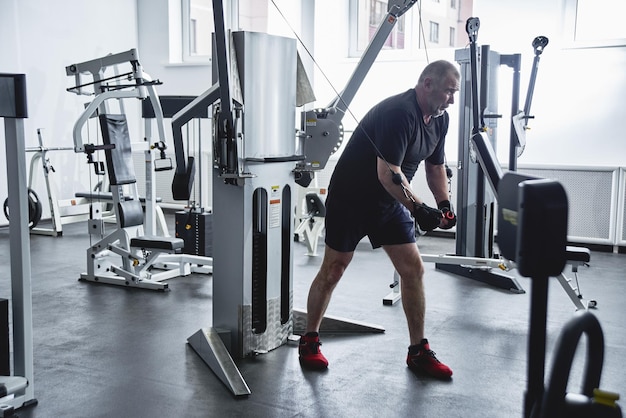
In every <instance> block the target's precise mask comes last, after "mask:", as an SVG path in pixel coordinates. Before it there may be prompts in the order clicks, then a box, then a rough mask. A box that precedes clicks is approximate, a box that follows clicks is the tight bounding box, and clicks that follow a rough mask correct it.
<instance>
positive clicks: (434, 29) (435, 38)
mask: <svg viewBox="0 0 626 418" xmlns="http://www.w3.org/2000/svg"><path fill="white" fill-rule="evenodd" d="M428 40H429V41H430V42H432V43H434V44H438V43H439V23H437V22H432V21H431V22H430V36H429V38H428Z"/></svg>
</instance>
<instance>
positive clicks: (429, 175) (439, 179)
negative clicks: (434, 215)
mask: <svg viewBox="0 0 626 418" xmlns="http://www.w3.org/2000/svg"><path fill="white" fill-rule="evenodd" d="M424 167H425V169H426V181H427V182H428V188H430V191H431V192H432V193H433V196H434V198H435V201H436V202H437V207H438V208H439V209H441V210H442V211H443V212H444V217H443V219H442V220H441V222H440V224H439V228H442V229H450V228H452V227H453V226H454V225H456V215H454V212H453V211H452V204H451V203H450V201H449V199H450V197H449V195H448V176H447V175H446V169H445V167H444V165H443V164H431V163H429V162H428V161H425V162H424Z"/></svg>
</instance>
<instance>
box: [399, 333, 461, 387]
mask: <svg viewBox="0 0 626 418" xmlns="http://www.w3.org/2000/svg"><path fill="white" fill-rule="evenodd" d="M406 364H407V366H409V369H411V370H413V371H416V372H425V373H427V374H429V375H431V376H433V377H436V378H437V379H450V378H451V377H452V370H451V369H450V368H449V367H448V366H446V365H445V364H443V363H442V362H440V361H439V360H438V359H437V357H436V356H435V352H434V351H432V350H431V349H430V345H429V344H428V340H427V339H425V338H424V339H423V340H422V342H421V343H420V344H418V345H412V346H410V347H409V354H408V355H407V356H406Z"/></svg>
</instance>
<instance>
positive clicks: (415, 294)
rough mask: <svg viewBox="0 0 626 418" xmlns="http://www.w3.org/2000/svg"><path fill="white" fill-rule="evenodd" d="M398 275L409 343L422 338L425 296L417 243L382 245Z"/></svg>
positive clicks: (414, 342)
mask: <svg viewBox="0 0 626 418" xmlns="http://www.w3.org/2000/svg"><path fill="white" fill-rule="evenodd" d="M383 248H384V249H385V251H386V252H387V254H388V255H389V258H390V259H391V262H392V263H393V266H394V268H395V269H396V271H397V272H398V274H399V275H400V290H401V296H402V308H403V309H404V314H405V316H406V320H407V324H408V327H409V339H410V342H411V345H416V344H419V343H420V342H421V341H422V339H424V318H425V312H426V298H425V296H424V263H423V262H422V258H421V257H420V254H419V250H418V249H417V245H415V244H414V243H410V244H398V245H385V246H384V247H383Z"/></svg>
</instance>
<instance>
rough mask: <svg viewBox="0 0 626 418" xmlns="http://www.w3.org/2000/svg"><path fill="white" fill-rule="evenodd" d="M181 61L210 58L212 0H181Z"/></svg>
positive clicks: (205, 60) (198, 60) (207, 59)
mask: <svg viewBox="0 0 626 418" xmlns="http://www.w3.org/2000/svg"><path fill="white" fill-rule="evenodd" d="M181 2H182V5H181V6H182V41H183V51H182V55H183V56H182V61H183V62H207V61H209V60H210V58H211V33H212V32H213V2H212V0H181Z"/></svg>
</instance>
